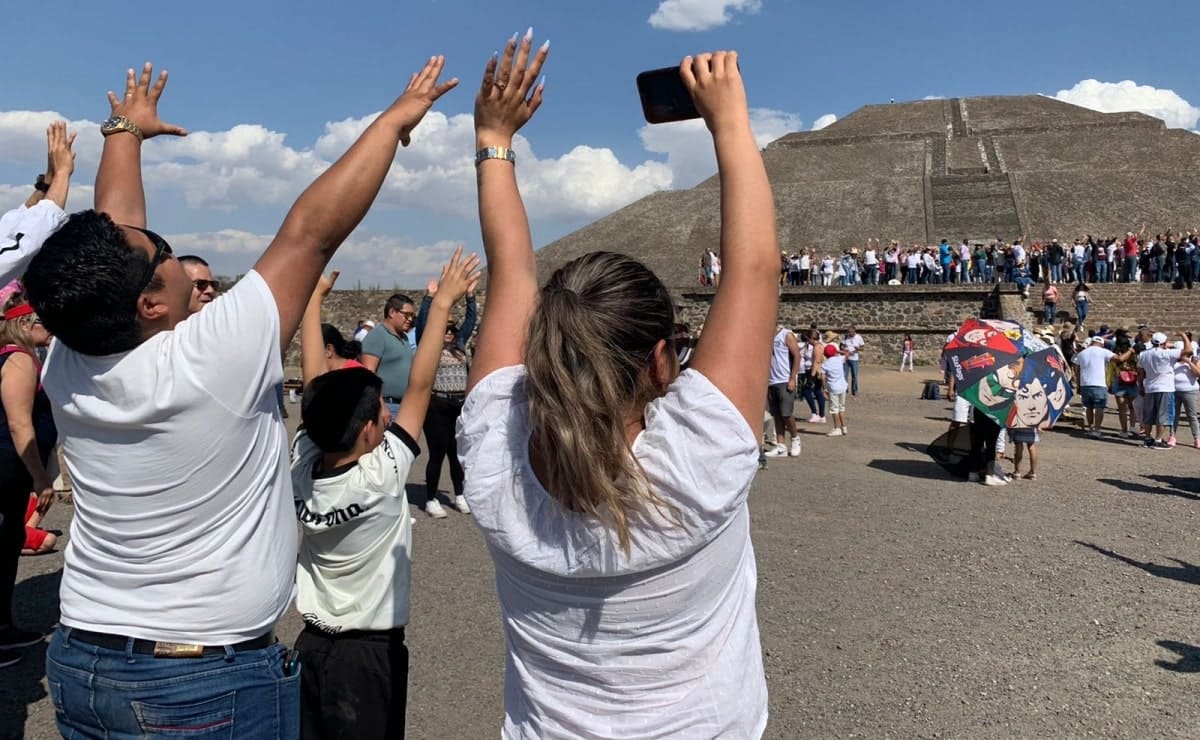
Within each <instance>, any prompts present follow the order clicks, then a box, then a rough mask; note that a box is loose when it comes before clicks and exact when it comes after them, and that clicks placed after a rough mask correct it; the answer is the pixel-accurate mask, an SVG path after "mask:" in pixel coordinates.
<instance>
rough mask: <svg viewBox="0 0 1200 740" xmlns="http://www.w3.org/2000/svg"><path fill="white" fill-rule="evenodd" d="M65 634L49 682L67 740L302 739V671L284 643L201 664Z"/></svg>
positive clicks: (58, 638)
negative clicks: (289, 668)
mask: <svg viewBox="0 0 1200 740" xmlns="http://www.w3.org/2000/svg"><path fill="white" fill-rule="evenodd" d="M71 632H72V630H71V628H69V627H61V626H60V627H59V628H58V630H57V631H56V632H55V633H54V636H53V638H52V639H51V640H50V648H49V650H47V652H46V680H47V683H48V684H49V687H50V699H51V701H52V702H53V703H54V710H55V714H56V719H57V721H58V731H59V732H60V733H62V735H63V737H66V738H73V737H108V738H114V739H115V740H121V739H124V738H131V739H132V738H145V737H179V736H186V735H192V736H198V735H203V736H204V737H227V738H297V737H299V736H300V671H299V669H297V670H296V671H295V674H294V675H291V676H285V675H284V655H285V654H286V652H287V649H286V648H285V647H284V646H283V645H280V644H275V645H272V646H271V647H268V648H265V649H263V650H247V651H243V652H234V651H233V650H232V648H226V651H227V652H226V654H225V655H216V656H212V657H202V658H155V657H154V656H152V655H142V654H138V653H134V652H133V651H132V649H131V648H127V649H126V650H110V649H108V648H102V647H98V646H95V645H91V644H88V643H86V642H82V641H80V640H78V639H72V638H71Z"/></svg>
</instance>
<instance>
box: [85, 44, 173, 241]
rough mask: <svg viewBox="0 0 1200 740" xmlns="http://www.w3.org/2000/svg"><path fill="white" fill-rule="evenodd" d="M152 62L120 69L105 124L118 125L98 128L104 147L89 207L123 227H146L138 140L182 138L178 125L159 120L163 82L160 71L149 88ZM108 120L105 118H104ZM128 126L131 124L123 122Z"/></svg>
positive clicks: (163, 74)
mask: <svg viewBox="0 0 1200 740" xmlns="http://www.w3.org/2000/svg"><path fill="white" fill-rule="evenodd" d="M153 77H154V66H153V65H152V64H150V62H146V64H145V66H143V67H142V74H141V75H140V76H138V77H135V76H134V72H133V70H132V69H130V70H129V71H127V72H126V73H125V95H124V96H123V97H121V98H118V97H117V96H116V94H114V93H113V92H112V91H111V90H109V92H108V104H109V106H110V107H111V108H112V111H111V116H110V118H109V122H122V121H123V122H122V123H120V125H119V126H117V127H113V126H111V125H106V126H102V127H101V131H102V132H103V133H104V150H103V151H102V152H101V154H100V169H98V170H97V171H96V201H95V207H96V210H97V211H100V212H101V213H107V214H108V215H109V216H110V217H111V218H112V220H113V221H116V222H117V223H119V224H125V225H127V226H137V227H138V228H145V227H146V193H145V191H144V190H143V189H142V140H143V139H150V138H153V137H155V136H159V135H161V134H166V135H168V136H187V131H184V130H183V129H182V128H180V127H179V126H174V125H171V124H167V123H163V122H162V120H161V119H159V117H158V101H159V98H161V97H162V94H163V90H164V89H165V88H166V86H167V71H166V70H165V69H164V70H163V71H162V72H161V73H159V75H158V79H157V80H155V81H154V85H153V86H151V84H150V82H151V80H152V79H153ZM106 123H108V122H106ZM126 124H131V125H126Z"/></svg>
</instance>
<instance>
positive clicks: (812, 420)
mask: <svg viewBox="0 0 1200 740" xmlns="http://www.w3.org/2000/svg"><path fill="white" fill-rule="evenodd" d="M820 421H821V417H819V416H817V415H816V414H813V415H812V416H810V417H808V423H809V424H816V423H818V422H820Z"/></svg>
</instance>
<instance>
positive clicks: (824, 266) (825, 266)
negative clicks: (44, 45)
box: [821, 257, 833, 275]
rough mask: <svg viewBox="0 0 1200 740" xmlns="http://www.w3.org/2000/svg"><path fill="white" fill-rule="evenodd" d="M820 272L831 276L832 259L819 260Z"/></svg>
mask: <svg viewBox="0 0 1200 740" xmlns="http://www.w3.org/2000/svg"><path fill="white" fill-rule="evenodd" d="M821 272H822V273H824V274H826V275H832V274H833V258H831V257H826V258H825V259H823V260H821Z"/></svg>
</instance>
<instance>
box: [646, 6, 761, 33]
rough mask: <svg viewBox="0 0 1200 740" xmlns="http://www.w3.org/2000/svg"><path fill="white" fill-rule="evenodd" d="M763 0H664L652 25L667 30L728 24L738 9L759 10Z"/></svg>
mask: <svg viewBox="0 0 1200 740" xmlns="http://www.w3.org/2000/svg"><path fill="white" fill-rule="evenodd" d="M761 7H762V0H662V2H660V3H659V4H658V8H657V9H656V10H655V11H654V13H653V14H652V15H651V16H650V19H649V21H650V25H651V26H653V27H654V28H658V29H661V30H664V31H706V30H708V29H710V28H717V27H718V26H724V25H725V24H726V23H729V22H730V21H732V20H733V14H734V13H738V12H740V13H756V12H758V10H759V8H761Z"/></svg>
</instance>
